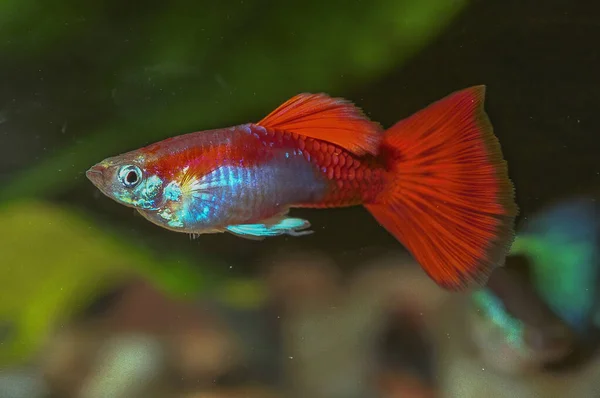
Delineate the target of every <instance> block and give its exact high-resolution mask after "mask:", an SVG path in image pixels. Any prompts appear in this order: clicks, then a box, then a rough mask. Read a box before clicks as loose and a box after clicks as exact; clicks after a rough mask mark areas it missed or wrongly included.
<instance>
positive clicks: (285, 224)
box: [227, 217, 313, 240]
mask: <svg viewBox="0 0 600 398" xmlns="http://www.w3.org/2000/svg"><path fill="white" fill-rule="evenodd" d="M309 227H310V223H309V222H308V221H306V220H303V219H301V218H288V217H285V218H282V219H280V220H279V221H277V222H273V221H272V220H268V223H267V220H265V223H262V224H240V225H230V226H228V227H227V231H229V232H230V233H232V234H234V235H237V236H241V237H243V238H247V239H255V240H262V239H264V238H266V237H268V236H279V235H290V236H302V235H309V234H311V233H313V231H309V230H306V229H307V228H309Z"/></svg>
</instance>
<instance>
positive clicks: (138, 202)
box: [85, 152, 164, 210]
mask: <svg viewBox="0 0 600 398" xmlns="http://www.w3.org/2000/svg"><path fill="white" fill-rule="evenodd" d="M145 165H146V158H145V156H143V155H139V154H137V153H136V152H131V153H126V154H123V155H119V156H115V157H110V158H107V159H104V160H103V161H101V162H99V163H97V164H95V165H94V166H92V167H91V168H90V169H89V170H88V171H86V173H85V174H86V177H87V178H88V179H89V180H90V181H91V182H92V184H94V185H95V186H96V187H97V188H98V189H99V190H100V191H101V192H102V193H103V194H104V195H106V196H108V197H109V198H111V199H113V200H115V201H116V202H118V203H121V204H122V205H125V206H128V207H133V208H136V209H138V210H156V209H158V208H159V207H160V206H161V203H162V192H163V185H164V183H163V180H162V178H160V177H159V176H157V175H155V174H152V173H148V172H147V170H146V168H145Z"/></svg>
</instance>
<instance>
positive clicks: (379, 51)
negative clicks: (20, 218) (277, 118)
mask: <svg viewBox="0 0 600 398" xmlns="http://www.w3.org/2000/svg"><path fill="white" fill-rule="evenodd" d="M14 3H16V2H14V1H12V2H10V4H14ZM466 3H467V0H455V1H451V2H450V1H446V0H419V1H416V0H404V1H397V0H375V1H372V2H370V3H369V4H368V5H365V4H363V3H361V2H344V3H343V12H341V11H340V5H339V4H337V3H336V2H333V3H323V2H321V1H305V2H303V3H302V6H301V7H298V6H294V5H293V3H290V2H273V3H269V4H267V3H266V2H242V3H240V5H239V6H236V7H232V8H230V7H227V6H225V5H223V6H221V5H218V6H217V5H213V6H211V7H210V9H209V10H207V9H205V7H204V6H203V5H202V4H203V3H200V2H199V3H198V5H192V4H194V3H189V2H185V1H181V0H180V1H174V2H169V3H168V5H165V6H164V7H162V8H160V7H159V10H154V12H149V14H148V15H144V16H143V17H140V18H138V19H136V24H135V28H136V31H137V32H138V35H137V36H136V37H137V38H138V41H140V42H141V41H142V40H141V39H140V36H141V37H143V38H145V40H143V41H144V45H138V46H136V47H135V50H132V52H131V53H130V54H128V56H127V58H125V59H123V60H115V61H114V62H112V63H110V64H108V65H110V67H111V68H114V71H113V73H112V74H114V75H115V78H114V79H112V78H111V79H108V78H106V76H103V78H106V84H111V85H112V87H106V90H109V91H111V92H112V98H113V100H114V101H115V104H116V105H117V109H118V112H116V113H115V115H114V117H111V118H108V119H106V120H105V124H104V125H99V126H97V125H94V126H89V130H88V131H84V132H82V134H83V136H84V138H82V139H80V140H79V141H78V142H77V143H74V144H71V145H67V146H65V147H63V148H62V149H60V150H57V151H56V152H54V153H53V154H51V155H50V156H48V157H46V158H44V159H41V160H40V161H39V163H37V164H34V165H32V166H31V168H29V169H27V170H25V171H23V172H22V173H21V174H18V175H16V176H15V178H13V179H12V181H9V183H8V185H7V186H6V187H5V189H4V190H3V191H2V192H1V193H0V200H8V199H14V198H18V197H31V196H39V195H52V194H56V193H59V192H62V191H64V190H65V189H68V188H69V187H70V186H72V185H73V184H75V183H76V182H77V181H79V179H81V178H83V172H84V170H85V169H87V168H88V167H89V166H90V165H91V164H93V163H94V162H95V161H97V160H98V159H100V158H104V157H107V156H110V155H115V154H117V153H120V152H123V151H126V150H129V149H132V148H135V147H139V146H142V145H145V144H147V143H149V142H152V141H156V140H159V139H163V138H166V137H168V136H171V135H175V134H179V133H184V132H189V131H193V130H201V129H206V128H211V127H215V126H226V125H229V124H235V123H236V122H240V121H247V119H248V118H251V117H253V115H254V117H256V115H262V114H264V113H265V112H267V111H269V110H271V109H272V108H274V107H275V106H276V105H278V104H279V103H280V102H282V101H283V100H285V99H287V98H288V97H291V96H292V95H293V94H296V93H298V92H301V91H325V92H328V93H331V94H332V95H341V94H343V92H344V91H347V90H351V89H352V87H349V84H350V83H349V82H350V81H351V82H352V84H353V85H359V84H366V83H368V82H369V81H370V80H372V79H374V78H376V77H377V76H380V75H381V74H382V73H385V72H386V71H388V70H389V69H391V68H397V67H400V66H401V65H402V64H403V63H404V62H405V61H406V60H407V59H409V58H410V56H412V55H413V54H414V53H415V52H417V51H418V50H419V49H420V48H422V47H423V46H424V45H426V44H427V43H428V42H429V40H431V39H432V38H433V37H435V36H436V35H437V34H438V33H440V32H441V31H442V30H443V28H444V27H445V26H446V25H447V24H448V23H449V21H451V20H452V18H453V17H454V16H455V15H456V14H457V13H458V12H459V11H460V10H461V9H462V8H463V6H464V5H465V4H466ZM7 4H8V3H7ZM7 4H5V5H4V7H8V5H7ZM159 11H160V12H159ZM65 12H66V11H65ZM92 15H94V16H95V15H96V14H93V13H92ZM57 18H58V17H57ZM97 18H98V20H95V22H94V23H95V24H96V25H94V26H97V25H98V26H99V24H101V22H102V21H103V19H102V18H100V17H97ZM103 18H107V17H106V16H104V17H103ZM59 19H60V18H59ZM90 23H91V22H90ZM11 26H13V25H11ZM14 26H21V25H18V24H17V25H14ZM14 26H13V27H14ZM51 28H52V29H58V28H57V27H56V26H54V25H51V27H48V29H51ZM11 29H12V28H10V27H8V28H5V30H4V33H6V34H5V35H4V37H7V36H6V35H8V36H11V35H13V34H14V32H15V30H11ZM14 29H16V28H14ZM40 29H41V28H40ZM104 29H106V26H104ZM17 30H18V29H17ZM0 32H3V31H2V30H0ZM11 32H12V33H11ZM36 32H37V31H36ZM69 32H70V31H69V30H66V29H65V30H64V31H60V32H58V31H56V32H55V31H52V35H51V37H54V38H57V37H61V38H64V36H65V35H68V34H73V35H84V36H85V32H87V31H84V32H82V31H81V30H78V29H75V30H73V31H72V32H71V33H69ZM139 32H141V33H139ZM43 33H44V32H43V31H39V32H38V33H37V35H38V36H39V37H46V36H44V34H43ZM71 39H72V37H71ZM46 43H50V39H47V40H46ZM80 44H81V43H80ZM11 48H12V47H11ZM5 50H6V49H5ZM6 51H8V50H6ZM15 51H16V50H15ZM40 51H41V50H40ZM119 104H121V106H119Z"/></svg>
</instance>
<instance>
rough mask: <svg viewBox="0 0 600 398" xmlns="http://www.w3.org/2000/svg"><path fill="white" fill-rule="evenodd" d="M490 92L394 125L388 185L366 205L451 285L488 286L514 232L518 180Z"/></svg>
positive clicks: (386, 144)
mask: <svg viewBox="0 0 600 398" xmlns="http://www.w3.org/2000/svg"><path fill="white" fill-rule="evenodd" d="M484 96H485V87H484V86H476V87H471V88H469V89H465V90H462V91H458V92H456V93H453V94H451V95H449V96H448V97H446V98H444V99H442V100H440V101H438V102H435V103H434V104H432V105H430V106H428V107H427V108H425V109H423V110H421V111H419V112H417V113H416V114H414V115H413V116H411V117H409V118H407V119H405V120H402V121H400V122H398V123H397V124H396V125H394V126H393V127H391V128H390V129H389V130H388V131H387V132H386V133H385V138H384V141H383V143H382V149H381V154H382V156H384V159H385V160H386V162H387V164H388V170H389V173H390V174H389V181H388V185H387V188H384V190H383V191H382V192H381V194H380V195H379V197H378V198H377V199H376V200H375V201H374V203H369V204H366V207H367V209H369V210H370V211H371V213H372V214H373V215H374V216H375V218H376V219H377V220H378V221H379V222H380V223H381V224H382V225H383V226H384V227H385V228H386V229H387V230H388V231H389V232H390V233H392V234H393V235H394V236H395V237H396V238H397V239H398V240H399V241H400V242H402V243H403V244H404V246H406V248H407V249H408V250H410V251H411V253H412V254H413V256H414V257H415V259H416V260H417V261H418V262H419V263H420V264H421V265H422V266H423V268H424V269H425V271H426V272H427V273H428V274H429V275H430V276H431V277H432V278H433V279H434V280H435V281H436V282H437V283H438V284H439V285H440V286H443V287H445V288H448V289H451V290H462V289H464V288H465V287H467V286H468V285H469V284H470V282H477V283H478V284H482V283H484V282H485V281H486V280H487V277H488V276H489V275H490V273H491V272H492V270H493V269H494V268H495V267H497V266H500V265H502V264H503V263H504V258H505V256H506V255H507V253H508V251H509V249H510V247H511V244H512V241H513V236H514V230H513V228H514V221H515V217H516V215H517V212H518V209H517V205H516V203H515V200H514V190H513V185H512V183H511V181H510V180H509V178H508V172H507V167H506V162H505V161H504V159H503V158H502V152H501V150H500V144H499V143H498V140H497V139H496V137H495V136H494V134H493V130H492V125H491V123H490V121H489V119H488V117H487V115H486V113H485V111H484V108H483V101H484Z"/></svg>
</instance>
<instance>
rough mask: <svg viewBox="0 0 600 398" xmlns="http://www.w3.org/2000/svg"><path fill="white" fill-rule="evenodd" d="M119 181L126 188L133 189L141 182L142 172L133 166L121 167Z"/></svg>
mask: <svg viewBox="0 0 600 398" xmlns="http://www.w3.org/2000/svg"><path fill="white" fill-rule="evenodd" d="M119 180H120V181H121V184H123V185H124V186H125V187H127V188H133V187H135V186H136V185H137V184H139V182H140V181H141V180H142V170H140V168H139V167H137V166H134V165H127V166H123V167H121V169H120V170H119Z"/></svg>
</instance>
